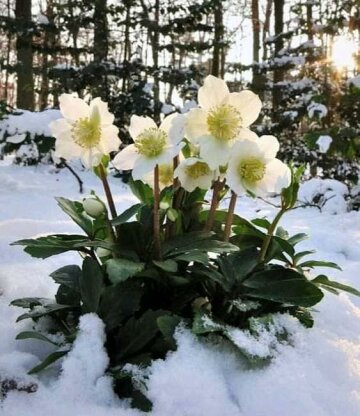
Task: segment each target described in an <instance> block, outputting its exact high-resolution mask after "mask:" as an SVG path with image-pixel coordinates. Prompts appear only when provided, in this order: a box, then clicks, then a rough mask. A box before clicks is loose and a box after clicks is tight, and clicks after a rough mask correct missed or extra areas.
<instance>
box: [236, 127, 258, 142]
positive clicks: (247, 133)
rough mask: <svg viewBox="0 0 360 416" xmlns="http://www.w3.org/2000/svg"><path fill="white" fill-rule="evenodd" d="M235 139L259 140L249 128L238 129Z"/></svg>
mask: <svg viewBox="0 0 360 416" xmlns="http://www.w3.org/2000/svg"><path fill="white" fill-rule="evenodd" d="M236 140H259V136H258V135H257V134H256V133H254V132H253V131H251V130H250V129H240V131H239V132H238V134H237V135H236Z"/></svg>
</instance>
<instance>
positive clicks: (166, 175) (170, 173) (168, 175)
mask: <svg viewBox="0 0 360 416" xmlns="http://www.w3.org/2000/svg"><path fill="white" fill-rule="evenodd" d="M173 180H174V170H173V166H172V165H170V164H168V163H164V164H163V165H159V181H160V184H161V185H162V186H170V185H172V183H173Z"/></svg>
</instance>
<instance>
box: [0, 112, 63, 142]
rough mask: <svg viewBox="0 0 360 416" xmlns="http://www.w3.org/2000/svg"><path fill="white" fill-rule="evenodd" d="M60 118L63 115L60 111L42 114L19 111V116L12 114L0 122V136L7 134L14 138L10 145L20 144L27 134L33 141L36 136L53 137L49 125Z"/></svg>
mask: <svg viewBox="0 0 360 416" xmlns="http://www.w3.org/2000/svg"><path fill="white" fill-rule="evenodd" d="M60 117H61V113H60V111H59V110H45V111H40V112H31V111H27V110H18V113H17V114H10V115H9V116H7V117H6V118H5V119H3V120H1V121H0V134H3V133H4V132H7V134H8V135H10V136H12V137H13V138H12V139H10V143H20V142H21V141H22V140H21V138H22V137H23V135H24V134H27V133H29V134H30V137H31V138H32V139H33V138H35V136H51V132H50V129H49V127H48V125H49V123H50V122H51V121H53V120H56V119H58V118H60ZM14 136H15V137H14ZM11 140H12V141H11ZM7 141H9V140H7Z"/></svg>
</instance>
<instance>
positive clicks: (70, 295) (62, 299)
mask: <svg viewBox="0 0 360 416" xmlns="http://www.w3.org/2000/svg"><path fill="white" fill-rule="evenodd" d="M55 299H56V303H59V304H61V305H73V306H80V301H81V297H80V287H79V288H78V290H74V289H71V288H70V287H68V286H66V285H60V286H59V289H58V291H57V292H56V295H55Z"/></svg>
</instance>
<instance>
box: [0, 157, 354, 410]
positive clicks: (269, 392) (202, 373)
mask: <svg viewBox="0 0 360 416" xmlns="http://www.w3.org/2000/svg"><path fill="white" fill-rule="evenodd" d="M80 175H81V176H82V178H83V180H84V182H85V189H86V192H90V190H91V189H94V190H96V191H97V192H98V193H99V194H100V195H101V194H102V191H101V189H100V186H99V184H98V183H97V182H96V178H95V177H94V176H93V175H91V174H90V173H87V172H81V173H80ZM111 182H112V186H113V190H114V194H115V202H116V204H117V206H118V211H121V210H122V209H123V208H125V207H127V206H128V205H130V204H131V202H132V201H133V200H134V198H133V197H132V196H131V195H130V194H129V193H128V192H127V190H126V186H125V185H123V184H122V183H121V182H120V180H118V179H113V180H112V181H111ZM54 196H64V197H67V198H73V199H77V198H80V197H81V196H80V195H79V194H78V188H77V183H76V181H75V180H74V178H73V177H72V176H71V174H70V173H69V172H68V171H66V170H62V171H61V172H59V173H56V172H55V171H54V169H53V168H51V167H49V166H39V167H16V166H12V165H11V164H10V160H9V159H7V160H5V161H2V162H0V289H1V290H2V295H1V296H0V379H4V378H6V377H9V378H16V379H17V380H19V381H22V382H24V383H26V382H31V381H33V382H36V383H38V384H39V387H38V390H37V392H35V393H31V394H28V393H19V392H13V393H10V394H9V395H8V396H7V398H6V399H5V401H3V402H2V404H0V415H1V416H31V415H37V416H48V415H51V416H70V415H76V416H85V415H86V416H90V415H91V416H113V415H114V416H115V415H116V416H121V415H126V416H131V415H140V414H141V412H138V411H136V410H133V409H130V408H129V406H128V404H127V403H126V402H121V401H119V400H118V399H117V398H115V397H114V395H113V393H112V389H111V380H110V379H109V378H107V377H106V376H105V377H104V370H105V368H106V365H107V357H106V354H105V351H104V349H103V345H102V343H103V327H102V323H101V322H100V321H99V320H98V319H97V318H96V317H95V316H93V315H88V316H86V317H85V318H83V319H82V322H81V328H80V335H79V337H78V339H77V341H76V342H75V345H74V348H73V350H72V352H71V353H70V354H69V355H68V356H67V357H66V358H65V360H64V361H63V363H62V372H61V375H60V376H58V375H57V372H56V368H55V369H54V370H52V371H50V372H47V373H46V374H43V375H40V376H39V377H40V378H34V377H31V376H27V375H26V372H27V370H29V369H30V368H31V367H32V366H34V365H35V364H36V363H38V361H39V358H41V357H44V356H45V355H46V354H47V353H49V351H50V350H51V347H48V346H45V345H44V344H43V343H41V342H40V341H35V340H33V341H16V340H15V336H16V334H17V333H18V332H20V331H21V330H24V329H29V325H30V322H27V321H22V322H21V323H19V324H16V323H15V320H16V317H17V316H18V315H19V314H20V313H22V312H23V310H20V309H18V308H15V307H9V306H8V305H9V302H10V301H11V300H12V299H14V298H18V297H23V296H42V297H51V296H53V295H54V293H55V290H56V286H55V284H54V283H53V282H52V279H51V278H49V277H48V275H49V273H51V272H52V271H53V270H55V269H56V268H58V267H61V266H63V265H66V264H69V263H74V262H79V258H78V257H77V255H76V254H68V253H66V254H62V255H60V256H55V257H51V258H49V259H47V260H44V261H43V260H38V259H33V258H31V257H29V256H28V255H26V254H25V253H24V252H23V251H22V249H21V247H17V246H16V247H10V246H9V243H11V242H12V241H15V240H18V239H22V238H27V237H31V236H34V235H39V234H46V233H62V232H73V231H77V230H76V226H75V225H73V223H72V222H71V221H70V220H69V219H68V218H67V217H66V216H65V214H64V213H62V211H61V210H60V209H59V208H58V207H57V204H56V202H55V200H54ZM325 211H326V210H325ZM238 212H239V213H240V214H241V215H243V216H245V217H247V218H254V217H256V216H257V217H262V216H269V217H270V218H271V217H272V216H273V213H274V211H273V208H272V207H271V206H269V205H267V204H265V203H264V202H262V201H254V200H251V199H248V198H241V199H240V200H239V203H238ZM331 212H332V211H327V212H325V213H320V212H319V210H318V209H316V208H306V209H302V208H299V209H296V210H294V211H293V212H291V213H290V214H288V215H287V217H285V218H284V221H283V223H282V225H283V226H284V228H286V229H288V230H289V231H290V233H297V232H306V233H308V234H310V239H309V240H308V241H305V242H303V243H301V248H302V249H304V250H305V249H312V248H315V249H317V254H316V256H317V258H319V259H322V260H331V261H334V262H337V263H338V264H340V265H341V266H342V268H343V272H338V271H332V270H330V273H329V271H328V270H327V272H328V273H329V275H330V276H331V277H332V278H335V279H337V280H339V281H341V282H343V283H348V284H352V285H353V286H355V287H357V288H360V273H359V270H360V213H358V212H349V213H343V214H339V215H332V214H331ZM319 271H320V270H319ZM316 309H317V312H314V317H315V326H314V328H313V329H311V330H309V329H305V328H303V327H301V326H300V325H299V324H297V323H296V322H291V325H292V327H293V329H294V331H293V335H292V343H291V345H288V344H287V345H282V344H279V345H278V346H277V348H276V353H275V357H274V359H273V360H272V362H271V363H270V364H269V365H268V366H265V367H263V368H249V367H248V366H247V365H246V364H245V362H241V361H240V360H239V358H238V356H235V355H232V353H230V352H226V351H224V350H221V349H220V348H219V347H218V348H217V347H211V346H208V345H205V344H203V343H200V342H199V341H197V340H196V339H195V338H194V337H193V336H192V335H191V334H189V333H187V332H185V331H179V333H178V350H177V351H176V352H174V353H171V354H169V356H168V357H167V358H166V360H164V361H163V360H158V361H156V362H154V363H153V365H152V366H151V368H150V373H149V380H148V383H147V386H148V393H147V394H148V397H149V398H150V399H151V400H152V401H153V404H154V410H153V412H152V413H151V414H152V415H154V416H169V415H171V416H237V415H238V416H304V415H306V416H338V415H342V416H358V415H359V414H360V299H358V298H355V297H350V296H348V295H345V294H342V295H341V296H338V297H336V296H333V295H331V294H327V295H326V297H325V300H324V301H323V302H322V303H321V304H319V305H318V306H317V308H316Z"/></svg>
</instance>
